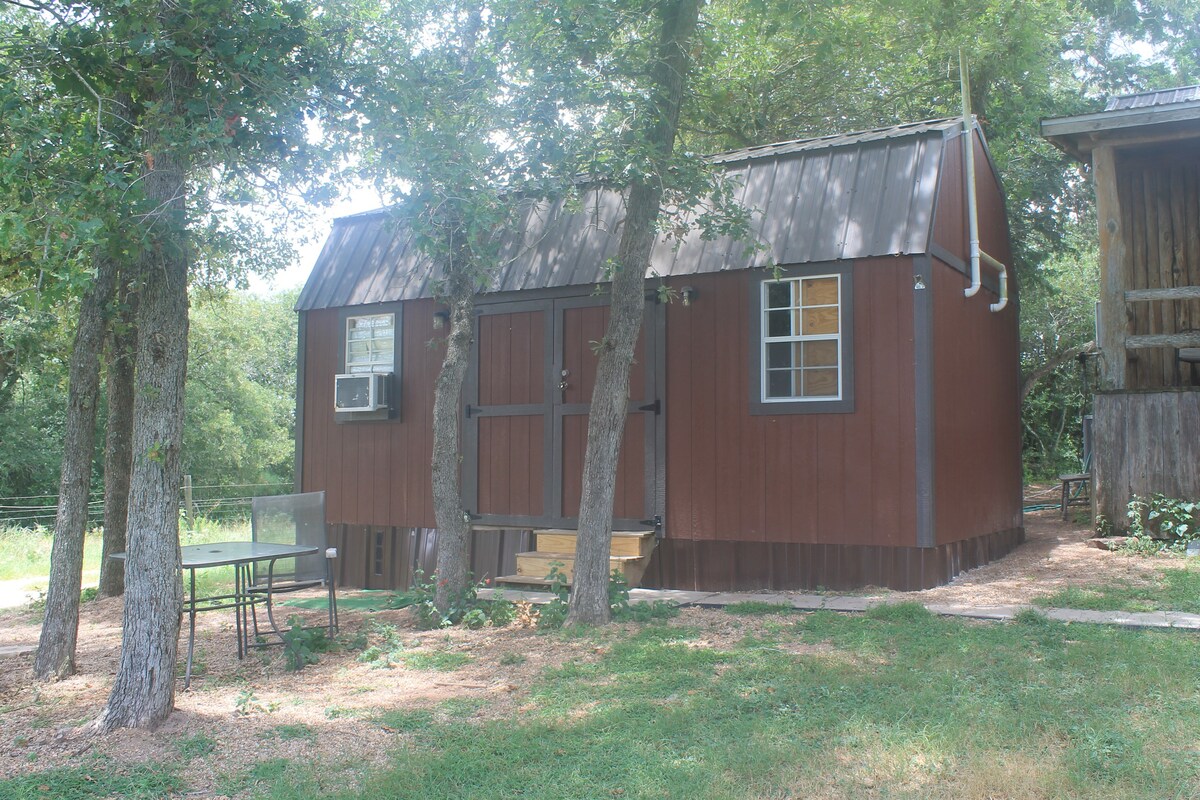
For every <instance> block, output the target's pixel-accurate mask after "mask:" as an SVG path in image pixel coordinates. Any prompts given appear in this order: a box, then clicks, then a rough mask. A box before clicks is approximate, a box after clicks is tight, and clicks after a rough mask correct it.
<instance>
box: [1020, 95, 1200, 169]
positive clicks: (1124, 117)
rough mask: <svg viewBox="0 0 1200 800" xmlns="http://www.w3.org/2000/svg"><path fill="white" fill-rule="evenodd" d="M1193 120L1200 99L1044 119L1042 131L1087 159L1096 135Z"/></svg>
mask: <svg viewBox="0 0 1200 800" xmlns="http://www.w3.org/2000/svg"><path fill="white" fill-rule="evenodd" d="M1193 120H1200V100H1193V101H1189V102H1186V103H1177V104H1174V105H1171V106H1143V107H1140V108H1125V109H1119V110H1117V111H1097V112H1095V113H1093V114H1081V115H1080V116H1077V117H1055V118H1052V119H1044V120H1042V123H1041V133H1042V137H1043V138H1045V139H1047V140H1048V141H1049V142H1050V143H1051V144H1053V145H1054V146H1055V147H1058V148H1059V149H1060V150H1063V151H1064V152H1066V153H1067V154H1068V155H1071V156H1074V157H1075V158H1077V159H1079V160H1080V161H1087V160H1089V158H1090V156H1091V152H1092V148H1093V147H1094V146H1095V142H1094V137H1096V136H1099V135H1103V134H1106V133H1116V132H1122V131H1130V130H1133V129H1136V128H1151V127H1155V126H1158V125H1168V124H1171V123H1178V122H1190V121H1193Z"/></svg>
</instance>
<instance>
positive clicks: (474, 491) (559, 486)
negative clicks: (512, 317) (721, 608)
mask: <svg viewBox="0 0 1200 800" xmlns="http://www.w3.org/2000/svg"><path fill="white" fill-rule="evenodd" d="M574 288H575V289H576V291H575V292H574V293H572V294H569V295H565V296H564V293H563V292H562V291H556V292H553V293H549V292H548V293H544V294H542V293H539V296H538V297H536V298H530V297H529V293H521V295H520V299H517V298H516V297H513V299H512V300H511V301H509V302H503V301H500V300H501V298H499V297H497V298H494V299H493V298H488V300H486V301H483V302H480V303H479V304H478V305H477V307H476V322H475V331H474V337H475V341H474V344H473V346H472V348H471V356H470V362H469V364H468V368H467V379H466V381H465V383H464V385H463V408H464V419H463V464H464V467H466V468H464V469H463V472H462V487H463V501H464V504H465V506H466V508H467V511H468V512H470V513H472V514H473V515H474V514H476V513H477V512H478V508H479V419H480V418H481V417H494V416H533V415H535V414H537V413H539V412H540V413H541V414H542V415H543V419H544V425H545V427H544V429H543V452H542V464H543V484H542V485H543V490H542V491H543V514H542V515H541V516H539V517H525V516H501V515H495V514H485V515H480V516H479V517H478V521H479V522H480V523H482V524H487V525H500V526H508V527H513V528H567V529H570V528H573V527H575V526H576V525H577V524H578V520H577V519H576V518H574V517H565V516H564V515H563V508H562V491H563V480H562V478H563V475H562V444H563V441H562V440H563V417H564V416H566V415H574V414H586V413H587V412H588V408H589V405H590V404H588V403H571V404H564V403H562V402H561V401H562V396H561V394H560V393H559V390H558V382H559V380H560V373H561V370H562V368H563V366H562V365H563V347H562V331H563V324H564V322H563V314H564V312H565V311H566V310H567V309H572V308H588V307H593V306H604V305H607V304H608V302H609V298H608V295H607V293H604V294H595V293H593V292H590V291H589V293H587V294H581V293H579V291H578V290H579V289H580V288H583V289H590V287H574ZM509 297H512V295H509ZM526 311H542V312H545V313H547V317H546V324H545V328H544V330H545V337H544V340H543V346H544V350H543V367H544V382H543V392H544V394H543V398H544V402H543V403H540V404H520V405H505V406H486V407H481V406H480V405H479V388H480V387H479V347H478V342H479V318H481V317H483V316H486V315H488V314H510V313H520V312H526ZM642 325H643V329H644V332H643V335H644V336H645V337H646V340H645V353H646V355H645V358H646V362H647V363H646V364H644V365H641V366H642V368H644V369H645V370H646V395H647V396H648V397H649V398H650V399H649V400H646V399H643V398H631V400H630V403H629V406H630V407H629V410H630V412H631V413H636V412H638V411H639V410H641V411H642V413H643V414H646V415H647V417H648V418H647V420H646V422H647V424H646V425H645V439H644V443H643V451H644V452H643V455H644V458H645V473H644V474H645V488H644V497H645V506H644V510H645V517H644V519H614V520H613V525H614V527H615V528H616V529H619V530H620V529H644V528H646V527H647V522H646V520H653V519H654V518H655V517H656V516H658V517H660V518H661V516H662V515H663V514H664V513H665V508H666V458H665V454H666V425H665V419H664V412H665V410H666V405H665V397H664V388H665V386H664V383H665V381H664V377H665V369H666V308H665V306H663V305H661V304H658V303H655V302H648V303H647V310H646V316H645V318H644V319H643V323H642ZM655 400H657V410H643V409H642V406H645V405H654V403H655ZM468 410H469V413H467V412H468ZM468 465H469V466H468Z"/></svg>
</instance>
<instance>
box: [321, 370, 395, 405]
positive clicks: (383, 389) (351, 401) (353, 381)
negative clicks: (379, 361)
mask: <svg viewBox="0 0 1200 800" xmlns="http://www.w3.org/2000/svg"><path fill="white" fill-rule="evenodd" d="M391 377H392V374H391V373H390V372H362V373H358V374H354V375H337V376H334V384H333V406H334V410H335V411H378V410H379V409H381V408H387V407H388V400H389V398H388V386H389V385H390V382H391Z"/></svg>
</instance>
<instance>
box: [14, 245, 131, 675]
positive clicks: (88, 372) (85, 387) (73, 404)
mask: <svg viewBox="0 0 1200 800" xmlns="http://www.w3.org/2000/svg"><path fill="white" fill-rule="evenodd" d="M96 265H97V269H96V278H95V280H94V281H93V283H92V286H91V288H89V289H88V291H87V293H86V294H84V296H83V300H82V302H81V303H80V305H79V327H78V328H77V329H76V331H75V344H74V347H73V348H72V350H71V363H70V377H69V381H70V382H69V384H68V387H67V419H66V431H65V433H64V435H63V454H62V472H61V477H60V479H59V484H58V512H57V514H56V515H55V518H54V544H53V546H52V548H51V551H50V582H49V585H48V586H47V589H46V611H45V614H44V615H43V617H42V635H41V639H39V641H38V649H37V656H36V657H35V658H34V661H33V674H34V676H35V677H37V678H39V679H41V680H58V679H60V678H65V677H66V676H68V675H71V674H73V673H74V672H75V643H76V640H77V638H78V634H79V590H80V584H81V582H82V574H83V536H84V532H85V530H86V528H87V518H88V491H89V490H90V488H91V483H92V456H93V454H94V452H95V448H96V399H97V396H98V394H99V385H100V355H101V353H102V352H103V350H104V330H105V315H106V314H107V311H108V307H109V305H110V303H111V302H112V296H113V291H114V287H115V285H116V271H117V268H116V262H115V261H114V260H113V259H111V258H109V257H108V256H107V255H106V254H105V255H97V257H96Z"/></svg>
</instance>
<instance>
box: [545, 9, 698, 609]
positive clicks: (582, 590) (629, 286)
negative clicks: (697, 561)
mask: <svg viewBox="0 0 1200 800" xmlns="http://www.w3.org/2000/svg"><path fill="white" fill-rule="evenodd" d="M661 9H662V10H661V13H662V28H661V31H662V32H661V36H660V41H659V47H658V54H657V57H656V58H655V61H654V64H653V66H652V69H651V74H650V90H651V93H652V97H653V98H654V102H655V107H654V108H653V109H651V113H650V117H649V119H648V121H647V127H646V130H645V141H646V142H648V143H649V144H650V146H651V148H652V149H653V154H654V159H655V161H656V162H657V164H656V166H657V167H658V169H657V172H658V175H656V176H644V177H640V178H639V179H637V180H635V181H634V183H633V185H632V186H631V187H630V190H629V202H628V206H627V211H626V214H625V222H624V226H625V227H624V230H623V231H622V233H621V245H620V249H619V250H618V251H617V270H616V274H615V275H614V277H613V283H612V310H611V313H610V315H609V320H608V330H607V331H606V332H605V335H604V340H603V341H602V342H601V345H600V354H599V355H600V358H599V363H598V364H597V367H596V388H595V389H594V390H593V392H592V405H591V410H590V411H589V414H588V439H587V452H586V454H585V456H584V461H583V494H582V497H581V498H580V501H579V534H578V536H577V538H576V547H575V569H574V576H573V578H574V580H573V586H572V589H571V606H570V612H569V613H568V616H567V623H568V624H572V625H574V624H591V625H595V624H603V623H606V622H608V621H609V619H610V618H611V609H610V608H609V603H608V579H609V572H608V564H609V562H608V558H609V550H610V547H611V544H612V517H613V497H614V495H615V492H616V483H617V460H618V458H619V457H620V454H621V437H622V434H623V433H624V431H625V417H626V414H627V411H626V409H627V406H628V405H629V368H630V365H631V364H632V363H633V350H634V347H635V346H636V344H637V338H638V333H639V331H640V330H641V326H642V312H643V305H644V303H645V299H644V297H645V283H646V270H647V268H648V267H649V265H650V250H651V248H652V247H653V246H654V240H655V237H656V235H657V234H656V231H655V222H656V221H657V219H658V214H659V205H660V201H661V200H662V184H661V179H662V177H663V176H664V174H665V171H666V170H665V167H666V164H667V161H668V159H669V158H670V156H671V152H672V151H673V150H674V147H675V134H676V131H677V130H678V127H679V109H680V106H681V105H682V102H683V89H684V82H685V79H686V76H687V72H688V67H689V57H688V50H689V47H690V44H689V43H690V41H691V38H692V36H693V35H694V33H695V31H696V21H697V17H698V15H699V5H698V2H697V0H673V2H668V3H664V4H663V6H662V7H661Z"/></svg>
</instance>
